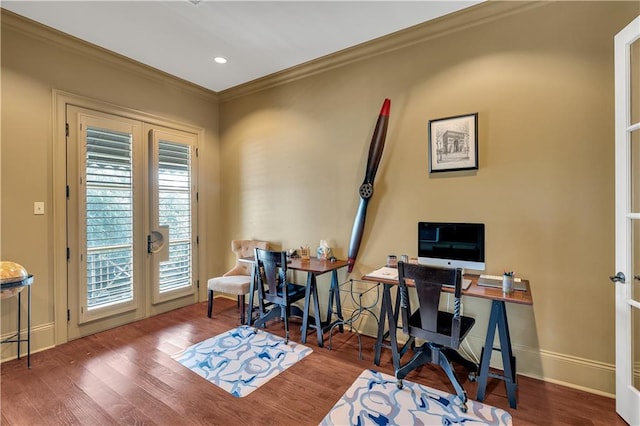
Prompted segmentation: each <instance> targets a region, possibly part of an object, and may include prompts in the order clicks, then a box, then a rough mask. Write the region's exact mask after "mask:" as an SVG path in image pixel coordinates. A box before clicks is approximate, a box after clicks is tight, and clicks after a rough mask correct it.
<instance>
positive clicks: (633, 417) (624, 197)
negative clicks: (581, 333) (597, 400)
mask: <svg viewBox="0 0 640 426" xmlns="http://www.w3.org/2000/svg"><path fill="white" fill-rule="evenodd" d="M615 109H616V112H615V138H616V142H615V146H616V148H615V152H616V154H615V158H616V160H615V166H616V213H615V217H616V275H615V276H613V277H611V279H612V281H614V282H615V285H616V290H615V293H616V411H617V412H618V414H619V415H620V416H621V417H622V418H623V419H624V420H625V421H626V422H627V423H629V424H631V425H638V424H640V16H639V17H638V18H636V19H635V20H634V21H633V22H631V23H630V24H629V25H627V27H625V28H624V29H623V30H622V31H621V32H620V33H618V35H616V37H615Z"/></svg>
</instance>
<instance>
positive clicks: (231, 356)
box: [173, 326, 313, 398]
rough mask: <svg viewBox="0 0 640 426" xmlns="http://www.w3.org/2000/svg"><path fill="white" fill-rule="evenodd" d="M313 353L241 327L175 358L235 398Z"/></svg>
mask: <svg viewBox="0 0 640 426" xmlns="http://www.w3.org/2000/svg"><path fill="white" fill-rule="evenodd" d="M311 352H313V350H312V349H311V348H308V347H306V346H303V345H300V344H298V343H294V342H291V341H289V344H286V343H285V342H284V339H283V338H282V337H279V336H275V335H273V334H271V333H267V332H266V331H262V330H258V329H255V328H253V327H248V326H240V327H238V328H234V329H233V330H229V331H227V332H226V333H223V334H220V335H218V336H215V337H212V338H210V339H207V340H204V341H202V342H200V343H196V344H195V345H193V346H190V347H188V348H187V349H185V350H184V351H182V352H180V353H179V354H177V355H175V356H174V357H173V358H174V359H176V360H177V361H178V362H179V363H180V364H182V365H184V366H185V367H187V368H189V369H190V370H192V371H193V372H195V373H197V374H199V375H200V376H202V377H204V378H205V379H207V380H208V381H210V382H211V383H213V384H214V385H217V386H219V387H221V388H222V389H224V390H226V391H227V392H229V393H230V394H231V395H233V396H236V397H238V398H242V397H243V396H247V395H249V394H250V393H251V392H253V391H254V390H256V389H257V388H258V387H260V386H262V385H264V384H265V383H267V382H268V381H269V380H271V379H273V378H274V377H275V376H277V375H278V374H280V373H282V372H283V371H284V370H286V369H287V368H289V367H291V366H292V365H293V364H295V363H296V362H298V361H300V360H301V359H302V358H304V357H306V356H307V355H309V354H310V353H311Z"/></svg>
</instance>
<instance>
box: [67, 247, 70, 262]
mask: <svg viewBox="0 0 640 426" xmlns="http://www.w3.org/2000/svg"><path fill="white" fill-rule="evenodd" d="M69 259H71V249H70V248H69V247H67V260H69Z"/></svg>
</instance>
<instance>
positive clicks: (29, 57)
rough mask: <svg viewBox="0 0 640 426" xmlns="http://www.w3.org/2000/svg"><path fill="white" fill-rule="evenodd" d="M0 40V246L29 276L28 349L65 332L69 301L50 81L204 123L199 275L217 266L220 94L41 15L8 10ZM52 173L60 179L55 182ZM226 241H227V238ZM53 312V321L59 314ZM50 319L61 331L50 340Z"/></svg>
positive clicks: (10, 315) (11, 322)
mask: <svg viewBox="0 0 640 426" xmlns="http://www.w3.org/2000/svg"><path fill="white" fill-rule="evenodd" d="M1 40H2V58H1V59H2V80H1V83H2V117H1V118H2V150H1V160H2V162H1V165H2V170H1V171H2V175H1V179H2V181H1V183H2V187H1V190H2V193H1V194H2V211H1V213H2V216H1V218H2V223H1V225H2V226H1V253H0V254H1V258H2V259H3V260H12V261H16V262H18V263H20V264H22V265H24V266H25V267H26V268H27V270H28V271H29V273H32V274H33V275H34V276H35V282H34V284H33V340H34V341H33V348H34V350H39V349H42V348H45V347H48V346H51V345H52V344H54V342H55V341H57V342H58V343H59V342H60V341H61V337H62V341H64V333H62V332H60V330H62V331H64V330H65V329H66V321H62V320H61V319H64V317H65V313H66V309H67V307H66V303H58V305H56V304H55V301H56V300H58V301H60V295H61V294H63V293H64V292H65V291H66V280H64V277H65V275H64V270H65V268H66V264H65V263H66V262H64V260H63V261H62V263H60V262H57V264H56V252H54V250H55V251H57V259H60V258H61V256H60V254H61V253H60V251H61V250H59V247H60V246H59V243H60V242H61V243H62V247H63V248H64V234H65V231H64V224H65V222H64V203H65V198H64V173H65V171H64V164H61V163H58V164H54V162H55V161H57V159H55V158H54V157H55V155H56V154H59V153H60V151H61V147H60V145H59V142H60V140H59V139H58V138H56V137H54V127H55V126H54V123H53V120H54V119H53V115H54V113H55V108H54V105H53V91H54V90H57V91H64V92H66V93H70V94H73V95H78V96H81V97H87V98H91V99H95V100H98V101H101V102H105V103H109V104H113V105H116V106H119V107H123V108H127V109H130V110H135V111H144V112H145V113H147V114H150V115H152V116H155V117H159V118H163V119H167V120H170V121H172V122H176V123H181V124H184V125H185V126H189V127H193V128H198V129H202V130H203V133H204V138H203V140H200V142H199V144H200V145H199V146H200V157H199V165H200V168H199V184H200V187H199V192H200V200H201V202H200V205H199V211H200V219H201V220H200V226H199V234H200V236H201V238H200V240H201V242H202V243H201V245H200V247H201V250H200V268H199V269H200V275H202V276H207V275H209V273H211V271H218V270H222V269H223V266H222V265H223V261H216V260H215V259H216V256H215V255H216V253H217V251H216V236H217V235H218V234H219V232H220V228H219V223H220V220H219V216H218V214H219V163H218V161H219V159H218V150H219V147H218V144H219V141H218V100H217V96H216V95H215V94H214V93H212V92H209V91H206V90H204V89H201V88H197V87H195V86H193V85H191V84H187V83H184V82H181V81H178V80H176V79H174V78H171V77H168V76H166V75H163V74H161V73H159V72H157V71H155V70H151V69H149V68H147V67H142V66H140V65H138V64H135V63H132V62H130V61H128V60H125V59H123V58H120V57H116V56H114V55H112V54H110V53H106V52H104V51H102V50H99V49H95V48H93V47H89V46H88V45H86V44H84V43H82V42H79V41H74V40H70V39H69V38H66V37H64V36H61V35H60V34H59V33H56V32H53V31H49V30H46V29H44V28H43V27H41V26H39V25H35V24H33V25H32V24H29V23H26V22H25V21H24V20H23V19H21V18H18V17H16V16H15V15H13V14H11V13H9V12H6V11H4V10H3V11H2V39H1ZM62 143H64V141H62ZM54 144H55V145H54ZM62 158H63V159H64V147H62ZM56 181H57V182H58V183H60V182H61V183H62V185H61V186H58V187H55V186H54V185H55V183H56ZM34 201H44V202H45V206H46V207H45V211H46V214H45V215H44V216H35V215H33V202H34ZM54 201H56V203H55V205H54ZM56 205H57V211H58V212H59V211H60V208H61V209H62V210H61V211H62V215H61V216H62V219H61V218H60V215H58V216H57V217H54V208H55V207H56ZM60 220H62V222H61V221H60ZM60 225H62V226H60ZM54 234H55V235H57V236H59V239H58V240H57V241H54ZM60 238H62V240H60ZM208 242H211V243H210V244H208ZM56 244H57V245H56ZM224 248H225V249H227V247H226V245H225V247H224ZM62 256H64V254H62ZM205 282H206V280H205ZM205 287H206V286H205ZM205 293H206V292H205V290H204V288H203V289H201V295H205ZM64 300H65V299H64V298H62V301H63V302H64ZM201 300H204V299H201ZM15 305H16V299H15V298H13V299H7V300H3V301H2V305H1V308H2V335H3V336H5V335H6V334H8V333H10V332H12V331H14V330H15V324H16V319H15ZM56 320H57V321H58V324H55V321H56ZM60 323H62V324H60ZM56 325H57V327H59V329H58V332H59V333H58V334H59V335H58V336H55V340H54V329H55V328H56ZM25 349H26V348H25ZM9 350H10V352H9ZM2 355H3V357H7V356H15V348H14V345H3V347H2Z"/></svg>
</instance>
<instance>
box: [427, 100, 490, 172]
mask: <svg viewBox="0 0 640 426" xmlns="http://www.w3.org/2000/svg"><path fill="white" fill-rule="evenodd" d="M428 133H429V173H438V172H452V171H458V170H477V169H478V113H477V112H475V113H472V114H464V115H456V116H453V117H445V118H438V119H434V120H429V125H428Z"/></svg>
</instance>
